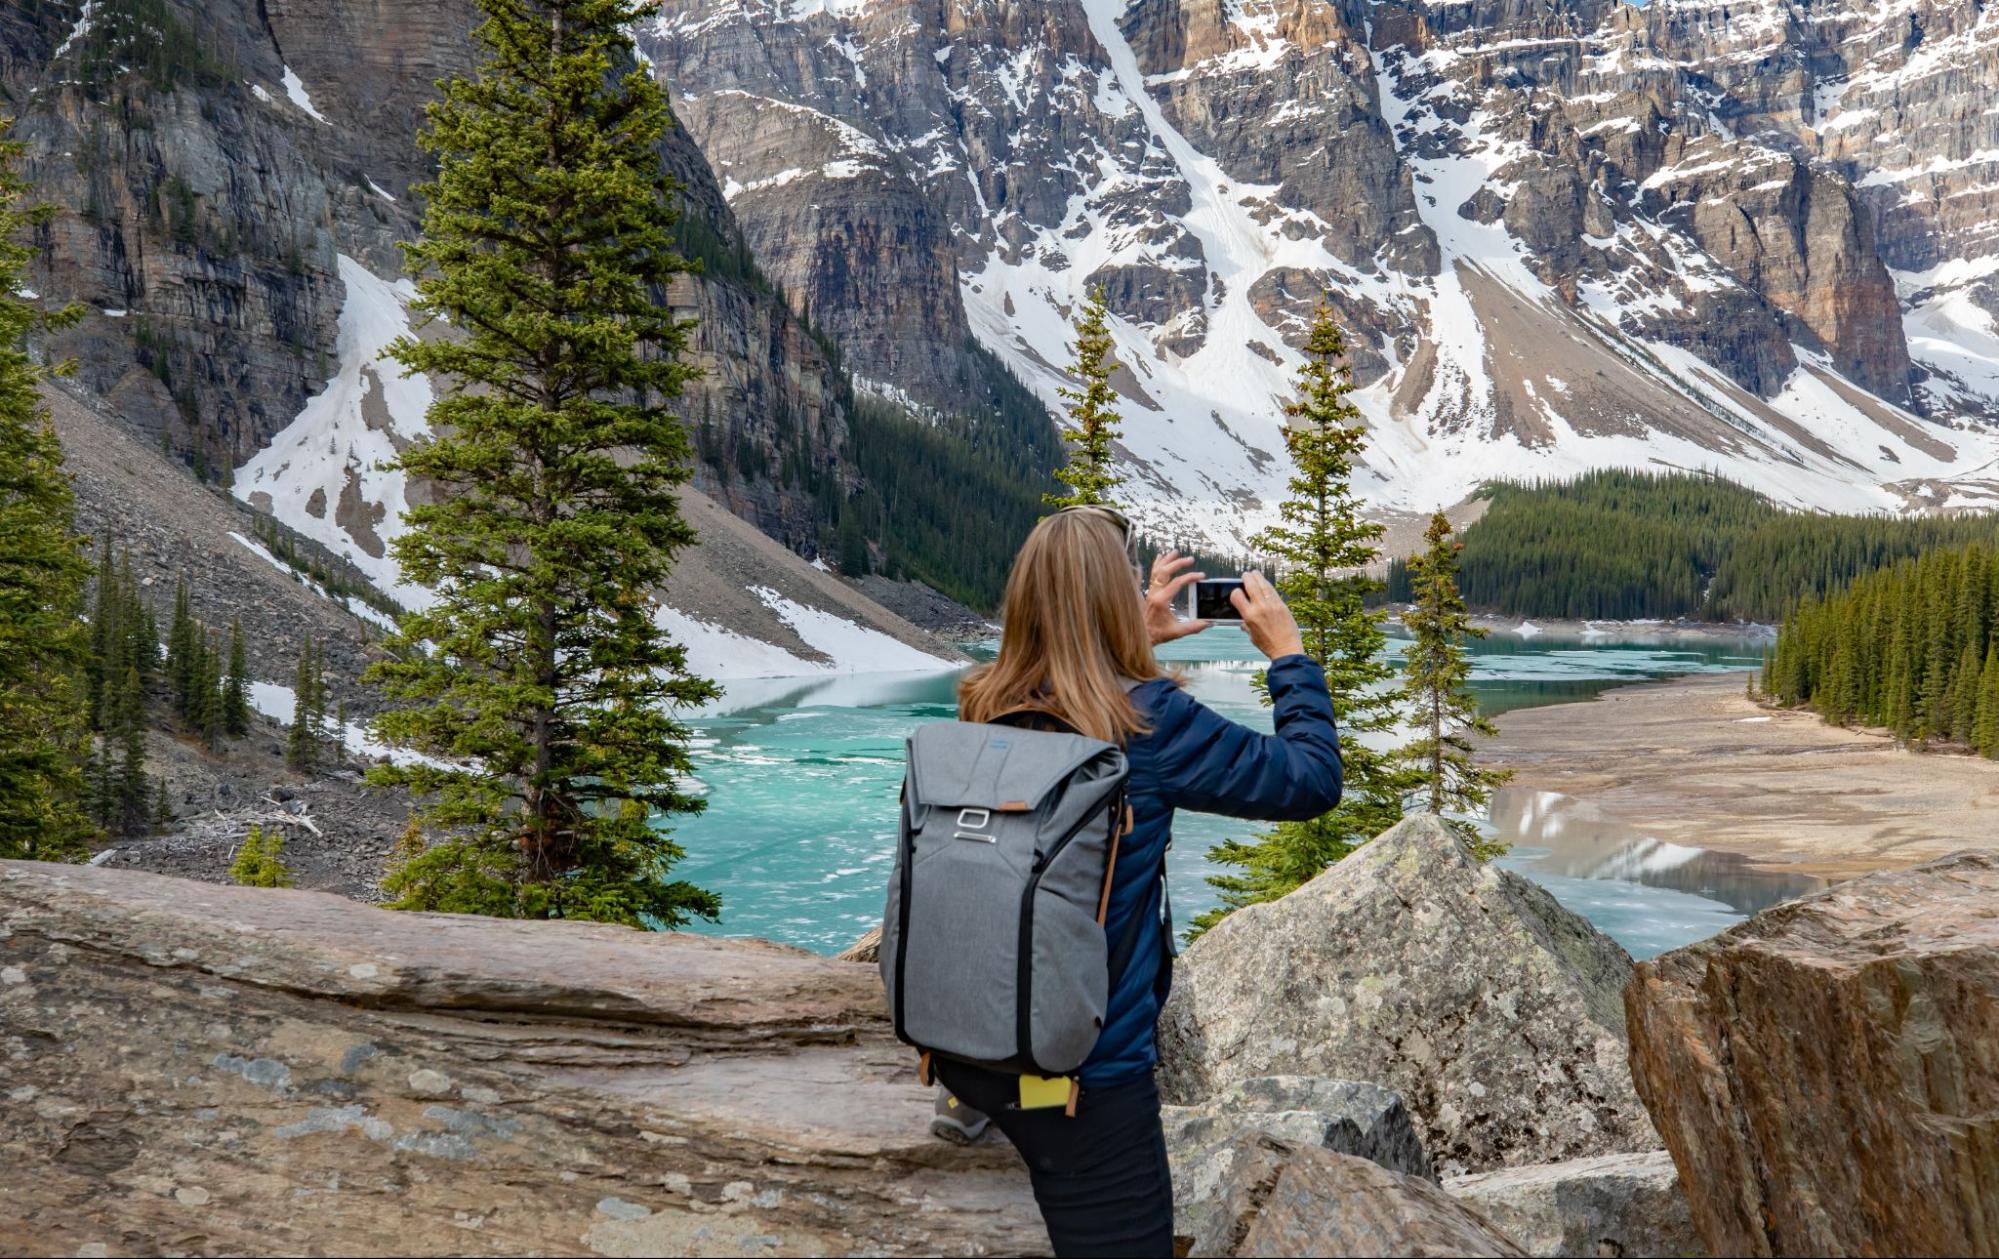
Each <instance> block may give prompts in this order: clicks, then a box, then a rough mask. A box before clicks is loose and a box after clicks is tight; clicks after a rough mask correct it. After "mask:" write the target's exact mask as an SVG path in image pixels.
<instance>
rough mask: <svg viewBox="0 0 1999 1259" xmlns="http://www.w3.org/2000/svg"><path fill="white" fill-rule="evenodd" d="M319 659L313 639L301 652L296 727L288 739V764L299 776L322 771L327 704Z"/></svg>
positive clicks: (296, 679)
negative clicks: (322, 695)
mask: <svg viewBox="0 0 1999 1259" xmlns="http://www.w3.org/2000/svg"><path fill="white" fill-rule="evenodd" d="M321 685H322V684H321V682H320V677H319V655H318V652H317V651H315V650H314V648H313V643H312V635H310V634H308V635H306V636H305V641H304V642H303V643H302V644H301V645H300V646H299V650H298V671H297V673H296V675H295V676H294V678H293V680H292V724H291V730H290V732H289V733H288V734H287V735H286V737H285V764H286V765H289V766H290V767H291V768H293V769H295V770H297V771H298V772H299V773H302V774H308V773H311V772H312V771H313V770H315V769H317V768H319V736H320V730H319V724H320V723H319V714H320V709H321V707H322V706H323V703H324V701H323V700H321V698H320V694H319V690H320V686H321Z"/></svg>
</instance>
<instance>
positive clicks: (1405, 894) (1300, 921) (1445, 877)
mask: <svg viewBox="0 0 1999 1259" xmlns="http://www.w3.org/2000/svg"><path fill="white" fill-rule="evenodd" d="M1630 974H1631V962H1630V959H1629V957H1628V956H1626V954H1625V953H1624V951H1623V950H1622V949H1621V948H1619V947H1618V946H1617V945H1616V943H1615V942H1613V941H1612V940H1610V939H1609V937H1607V936H1604V935H1603V934H1602V933H1600V932H1598V931H1597V930H1596V929H1595V928H1594V927H1592V926H1591V925H1590V924H1589V923H1588V922H1586V921H1585V920H1583V919H1582V918H1580V917H1578V916H1577V915H1575V914H1573V913H1571V912H1569V911H1568V910H1566V909H1563V908H1562V907H1561V906H1560V905H1558V904H1556V903H1555V901H1554V898H1552V897H1551V896H1549V895H1548V894H1547V892H1545V891H1543V890H1542V889H1541V888H1539V887H1537V886H1535V885H1534V884H1532V883H1530V882H1528V881H1527V880H1526V879H1523V878H1521V877H1519V876H1518V875H1515V874H1512V873H1511V872H1509V871H1505V870H1498V869H1494V868H1493V867H1491V866H1489V865H1483V864H1480V863H1479V862H1478V861H1476V860H1475V859H1474V858H1473V857H1472V856H1471V854H1470V853H1469V852H1467V851H1466V850H1465V849H1464V847H1463V846H1462V845H1461V844H1460V843H1459V842H1458V841H1457V840H1456V839H1455V838H1454V837H1453V836H1451V834H1450V833H1449V831H1448V830H1446V829H1445V828H1444V827H1443V825H1442V824H1441V823H1440V822H1438V821H1437V820H1436V819H1433V818H1430V817H1428V816H1418V817H1414V818H1411V819H1409V820H1407V821H1405V822H1403V823H1401V824H1400V825H1399V826H1397V827H1396V828H1395V829H1393V830H1391V831H1389V832H1388V833H1386V834H1384V835H1382V836H1380V837H1379V838H1377V839H1375V840H1374V841H1372V842H1371V843H1369V844H1367V845H1366V846H1365V847H1363V848H1362V849H1361V850H1360V851H1359V852H1357V853H1355V854H1354V855H1353V856H1351V857H1349V858H1347V859H1346V860H1345V861H1342V862H1341V863H1339V864H1338V865H1337V866H1334V867H1333V868H1332V869H1330V870H1328V871H1326V872H1325V873H1324V874H1322V875H1320V876H1319V877H1318V878H1316V879H1314V880H1313V881H1312V882H1310V883H1308V884H1306V885H1305V886H1304V887H1302V888H1300V889H1299V890H1297V891H1296V892H1293V893H1292V894H1291V895H1289V896H1286V897H1284V898H1283V899H1282V900H1279V901H1274V902H1270V903H1268V904H1264V905H1256V906H1251V907H1249V908H1247V909H1244V910H1240V911H1238V912H1236V913H1234V914H1232V915H1230V916H1229V917H1228V918H1227V919H1225V920H1224V921H1223V922H1222V923H1221V924H1220V925H1218V926H1217V927H1215V928H1214V929H1212V930H1210V931H1209V932H1208V933H1207V934H1206V935H1204V936H1202V937H1201V938H1200V939H1199V940H1197V941H1196V942H1195V943H1194V945H1193V946H1192V947H1190V948H1189V949H1188V950H1187V951H1186V953H1185V954H1183V955H1182V957H1181V958H1180V961H1179V964H1178V965H1177V967H1176V968H1175V973H1174V984H1173V995H1172V998H1171V999H1170V1000H1169V1001H1168V1003H1167V1006H1166V1009H1165V1011H1164V1012H1163V1014H1162V1015H1161V1017H1160V1027H1159V1034H1160V1057H1161V1068H1160V1083H1161V1088H1162V1090H1163V1092H1164V1093H1165V1094H1166V1096H1167V1098H1168V1099H1169V1100H1171V1101H1176V1102H1199V1101H1203V1100H1206V1099H1207V1098H1210V1097H1212V1096H1214V1095H1215V1094H1217V1093H1219V1092H1221V1091H1222V1090H1223V1089H1225V1088H1227V1087H1229V1086H1231V1085H1236V1084H1239V1083H1241V1082H1243V1081H1246V1080H1249V1079H1252V1078H1254V1077H1257V1076H1262V1075H1273V1074H1299V1075H1317V1076H1327V1077H1331V1078H1335V1079H1366V1080H1370V1081H1373V1082H1375V1083H1377V1084H1379V1085H1382V1086H1383V1087H1385V1088H1388V1089H1392V1090H1394V1091H1395V1092H1396V1093H1399V1094H1400V1095H1401V1096H1402V1098H1403V1100H1404V1101H1405V1102H1406V1103H1407V1105H1408V1106H1409V1109H1410V1110H1411V1111H1412V1112H1413V1113H1414V1114H1415V1116H1416V1118H1417V1121H1418V1128H1419V1131H1420V1132H1421V1134H1422V1137H1423V1144H1424V1146H1425V1148H1426V1149H1427V1151H1428V1153H1429V1157H1430V1159H1431V1160H1432V1162H1433V1163H1434V1164H1435V1165H1436V1167H1437V1168H1438V1170H1439V1171H1443V1172H1462V1171H1466V1170H1485V1169H1489V1168H1494V1167H1499V1166H1510V1165H1519V1164H1526V1163H1545V1162H1552V1161H1556V1160H1561V1159H1568V1158H1575V1157H1580V1156H1585V1155H1593V1154H1608V1153H1630V1152H1640V1151H1645V1150H1650V1149H1656V1148H1657V1146H1658V1137H1657V1135H1656V1134H1655V1133H1654V1132H1653V1131H1652V1127H1651V1124H1650V1122H1649V1121H1648V1119H1647V1118H1646V1115H1645V1112H1644V1108H1643V1107H1642V1106H1641V1105H1640V1103H1639V1100H1638V1097H1637V1095H1636V1094H1635V1093H1634V1092H1633V1091H1632V1084H1631V1074H1630V1070H1629V1068H1628V1067H1627V1065H1626V1060H1625V1052H1626V1051H1625V1045H1624V1018H1623V1010H1622V1007H1621V1005H1620V993H1621V991H1622V989H1623V987H1624V984H1625V982H1626V981H1627V980H1628V979H1629V977H1630Z"/></svg>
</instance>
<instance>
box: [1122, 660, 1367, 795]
mask: <svg viewBox="0 0 1999 1259" xmlns="http://www.w3.org/2000/svg"><path fill="white" fill-rule="evenodd" d="M1269 683H1270V699H1271V705H1272V707H1273V708H1274V709H1275V711H1276V730H1277V732H1276V733H1275V734H1259V733H1257V732H1256V731H1254V730H1251V729H1250V728H1249V727H1247V726H1241V725H1237V724H1236V723H1235V722H1233V721H1230V720H1228V719H1227V718H1225V717H1223V716H1221V715H1220V714H1218V713H1216V712H1215V711H1214V710H1213V709H1211V708H1209V707H1207V706H1206V705H1205V704H1202V703H1201V702H1200V701H1199V700H1196V699H1195V698H1193V697H1192V696H1191V695H1188V694H1186V693H1185V692H1184V691H1181V690H1179V689H1178V688H1177V687H1176V688H1172V689H1171V693H1170V695H1168V696H1167V697H1166V698H1165V700H1164V702H1163V703H1162V704H1161V705H1160V707H1159V711H1158V713H1157V716H1156V718H1155V720H1154V725H1153V735H1154V738H1155V739H1156V740H1157V746H1158V748H1159V754H1158V755H1159V760H1158V773H1159V783H1160V790H1161V793H1162V794H1163V795H1164V796H1165V797H1166V800H1167V802H1168V803H1169V804H1171V805H1173V806H1174V807H1176V808H1183V809H1193V810H1196V811H1198V812H1202V813H1220V814H1224V815H1226V816H1229V817H1240V818H1254V819H1257V820H1259V821H1273V822H1287V821H1303V820H1305V819H1308V818H1315V817H1318V816H1319V815H1320V814H1322V813H1324V812H1326V811H1327V810H1328V809H1331V808H1332V807H1333V806H1334V805H1336V804H1338V803H1339V802H1340V741H1339V735H1338V733H1337V731H1336V730H1335V729H1334V725H1333V701H1332V698H1331V696H1329V695H1328V694H1327V693H1326V675H1325V672H1324V671H1323V670H1321V669H1320V668H1319V666H1318V665H1317V664H1316V663H1315V662H1314V661H1312V660H1311V659H1310V658H1308V657H1306V656H1285V657H1283V658H1282V659H1280V660H1275V661H1273V662H1271V665H1270V671H1269Z"/></svg>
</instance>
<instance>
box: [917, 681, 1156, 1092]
mask: <svg viewBox="0 0 1999 1259" xmlns="http://www.w3.org/2000/svg"><path fill="white" fill-rule="evenodd" d="M1014 716H1019V714H1009V717H1014ZM1037 716H1042V717H1043V719H1046V718H1045V715H1039V714H1037ZM1006 720H1007V718H1002V719H1001V721H1002V722H1005V721H1006ZM1126 771H1127V765H1126V762H1125V756H1124V753H1123V752H1121V751H1119V750H1118V749H1117V748H1116V747H1115V746H1113V745H1111V744H1109V743H1104V742H1100V741H1099V740H1096V739H1089V738H1085V737H1083V736H1081V735H1078V734H1073V733H1060V732H1057V731H1053V730H1042V729H1030V728H1026V727H1022V726H1014V725H1009V724H1001V723H992V724H983V723H974V722H964V721H940V722H934V723H932V724H930V725H927V726H924V727H922V728H920V729H918V730H917V732H916V733H915V735H914V736H912V737H911V738H910V740H909V772H908V776H907V777H906V778H905V779H904V780H903V788H902V828H901V842H900V844H898V846H897V848H896V856H895V869H894V872H893V873H892V874H891V876H890V878H889V885H888V909H887V912H886V914H885V915H884V918H883V922H882V937H881V957H880V965H881V975H882V983H883V985H884V987H885V988H886V989H887V992H888V1003H889V1010H890V1014H891V1017H892V1018H893V1019H894V1022H895V1032H896V1035H897V1036H899V1037H901V1038H902V1039H903V1040H904V1041H906V1042H908V1043H909V1044H910V1045H913V1046H915V1048H916V1049H917V1050H918V1052H919V1053H920V1054H922V1055H923V1057H922V1062H921V1070H922V1074H923V1076H924V1079H925V1082H926V1083H927V1082H928V1078H929V1066H930V1059H931V1058H932V1057H933V1056H935V1057H939V1058H950V1059H955V1060H957V1061H961V1062H968V1063H974V1064H977V1065H979V1066H982V1067H986V1068H988V1069H993V1070H999V1071H1007V1072H1013V1073H1017V1074H1031V1075H1041V1076H1061V1075H1067V1074H1069V1073H1070V1072H1072V1071H1074V1070H1075V1069H1076V1068H1077V1067H1079V1066H1081V1065H1082V1064H1083V1060H1084V1059H1086V1058H1087V1057H1089V1055H1090V1050H1091V1049H1092V1048H1094V1047H1095V1045H1096V1043H1097V1035H1098V1033H1099V1032H1100V1031H1101V1030H1102V1029H1103V1022H1104V1007H1105V1003H1106V1000H1107V998H1108V995H1109V992H1110V989H1111V986H1112V983H1113V980H1114V977H1115V973H1116V972H1118V971H1121V970H1122V969H1123V967H1124V964H1125V963H1127V962H1128V961H1129V958H1130V953H1131V941H1132V940H1133V939H1135V938H1136V935H1137V932H1136V930H1135V928H1136V926H1137V920H1138V919H1139V918H1140V917H1142V915H1141V914H1133V916H1132V918H1133V922H1132V924H1131V927H1132V928H1133V929H1128V930H1126V931H1125V932H1124V933H1123V934H1124V935H1125V936H1126V937H1127V938H1126V939H1124V940H1121V941H1119V942H1118V946H1117V947H1115V948H1111V947H1107V944H1106V941H1105V939H1104V926H1103V923H1104V913H1105V910H1106V909H1107V908H1108V907H1109V903H1110V886H1111V875H1112V872H1113V871H1114V870H1115V869H1116V863H1117V851H1118V841H1119V840H1120V838H1122V836H1123V835H1124V834H1125V832H1126V831H1127V830H1128V829H1129V828H1130V825H1131V812H1130V808H1129V807H1128V806H1127V805H1126V803H1125V792H1124V788H1125V776H1126ZM1072 1100H1073V1096H1072Z"/></svg>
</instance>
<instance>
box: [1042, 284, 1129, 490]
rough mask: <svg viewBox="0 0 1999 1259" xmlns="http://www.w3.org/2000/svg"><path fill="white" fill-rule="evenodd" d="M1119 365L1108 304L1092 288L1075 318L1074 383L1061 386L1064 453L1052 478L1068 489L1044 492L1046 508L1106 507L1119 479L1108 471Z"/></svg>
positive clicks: (1115, 429) (1115, 433)
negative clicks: (1114, 383) (1065, 456)
mask: <svg viewBox="0 0 1999 1259" xmlns="http://www.w3.org/2000/svg"><path fill="white" fill-rule="evenodd" d="M1117 369H1118V361H1117V346H1116V343H1115V342H1114V341H1112V339H1111V329H1110V308H1109V307H1108V306H1106V305H1105V304H1104V291H1103V289H1102V288H1095V289H1092V290H1091V291H1090V296H1089V298H1088V300H1086V301H1085V302H1084V303H1083V313H1082V314H1081V315H1080V316H1078V317H1077V319H1076V359H1075V362H1074V364H1073V365H1071V367H1070V368H1069V372H1070V374H1071V375H1073V376H1074V377H1075V378H1076V380H1077V382H1078V385H1079V387H1078V388H1074V389H1071V388H1069V387H1067V386H1064V387H1063V388H1062V389H1061V390H1060V393H1061V394H1062V399H1063V402H1064V404H1065V405H1064V406H1063V408H1062V412H1063V416H1064V419H1063V422H1062V425H1061V429H1062V441H1063V443H1064V444H1065V445H1066V446H1067V447H1068V452H1069V457H1068V460H1067V462H1065V463H1064V464H1063V465H1062V466H1061V467H1060V468H1057V469H1056V470H1055V479H1056V480H1058V481H1060V482H1062V484H1064V485H1066V486H1068V487H1069V490H1068V493H1066V494H1053V493H1051V494H1044V495H1042V501H1043V502H1045V503H1046V504H1047V505H1048V506H1050V507H1080V506H1096V507H1108V506H1111V505H1112V501H1113V500H1112V498H1111V492H1112V491H1113V490H1115V489H1116V488H1117V487H1118V485H1119V484H1120V483H1122V481H1123V479H1124V478H1122V477H1120V476H1118V475H1117V474H1116V473H1114V472H1112V471H1111V443H1112V442H1115V441H1116V440H1117V439H1118V437H1119V436H1121V434H1120V432H1119V429H1118V408H1117V390H1115V389H1113V388H1111V375H1112V373H1114V372H1116V371H1117Z"/></svg>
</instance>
